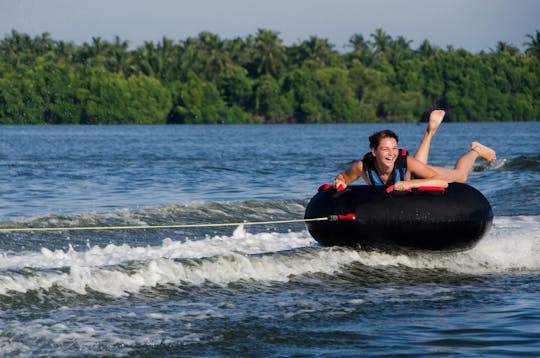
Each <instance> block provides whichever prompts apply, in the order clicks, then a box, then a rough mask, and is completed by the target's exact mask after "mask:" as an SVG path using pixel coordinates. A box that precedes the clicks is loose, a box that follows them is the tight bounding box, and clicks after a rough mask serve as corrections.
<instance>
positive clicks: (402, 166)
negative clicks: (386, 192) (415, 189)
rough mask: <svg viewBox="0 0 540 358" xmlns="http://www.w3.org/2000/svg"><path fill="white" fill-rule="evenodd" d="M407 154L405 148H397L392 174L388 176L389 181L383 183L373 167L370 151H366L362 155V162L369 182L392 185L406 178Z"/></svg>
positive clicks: (373, 159) (373, 158)
mask: <svg viewBox="0 0 540 358" xmlns="http://www.w3.org/2000/svg"><path fill="white" fill-rule="evenodd" d="M407 154H408V153H407V151H406V150H405V149H400V150H399V154H398V157H397V159H396V161H395V163H394V169H392V173H393V175H391V176H390V181H389V182H388V183H386V184H385V183H383V181H382V180H381V178H380V177H379V173H377V169H376V168H375V157H374V156H373V154H372V153H371V152H369V153H366V155H364V159H362V162H364V172H365V173H366V177H367V178H368V180H369V184H370V185H392V184H395V183H396V182H398V181H400V180H406V175H407Z"/></svg>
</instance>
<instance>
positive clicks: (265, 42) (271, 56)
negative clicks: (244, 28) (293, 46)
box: [254, 29, 286, 77]
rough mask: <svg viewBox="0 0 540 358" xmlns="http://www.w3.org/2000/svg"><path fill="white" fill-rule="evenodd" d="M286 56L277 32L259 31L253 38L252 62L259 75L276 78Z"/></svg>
mask: <svg viewBox="0 0 540 358" xmlns="http://www.w3.org/2000/svg"><path fill="white" fill-rule="evenodd" d="M285 59H286V56H285V48H284V47H283V41H282V40H281V39H280V38H279V32H275V31H271V30H266V29H259V30H258V31H257V36H256V37H255V53H254V61H255V64H256V68H257V73H258V74H259V75H272V76H274V77H278V76H279V73H280V71H281V69H282V67H283V65H284V62H285Z"/></svg>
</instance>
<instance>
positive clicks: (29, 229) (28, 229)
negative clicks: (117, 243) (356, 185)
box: [0, 214, 355, 232]
mask: <svg viewBox="0 0 540 358" xmlns="http://www.w3.org/2000/svg"><path fill="white" fill-rule="evenodd" d="M354 219H355V217H354V214H346V215H330V216H327V217H320V218H311V219H290V220H274V221H251V222H233V223H219V224H215V223H214V224H212V223H206V224H173V225H131V226H78V227H76V226H74V227H33V228H32V227H24V228H0V232H34V231H82V230H135V229H182V228H198V227H218V226H240V225H268V224H288V223H300V222H311V221H338V220H354Z"/></svg>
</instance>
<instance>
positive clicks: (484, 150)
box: [471, 142, 497, 162]
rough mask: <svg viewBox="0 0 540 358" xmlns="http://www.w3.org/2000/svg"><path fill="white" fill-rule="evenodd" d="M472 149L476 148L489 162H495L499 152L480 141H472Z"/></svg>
mask: <svg viewBox="0 0 540 358" xmlns="http://www.w3.org/2000/svg"><path fill="white" fill-rule="evenodd" d="M471 150H474V151H475V152H476V153H478V155H479V156H481V157H482V158H484V159H485V160H487V161H488V162H493V161H494V160H495V159H497V154H496V153H495V151H494V150H493V149H491V148H489V147H486V146H485V145H483V144H480V143H478V142H472V143H471Z"/></svg>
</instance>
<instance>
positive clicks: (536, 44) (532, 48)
mask: <svg viewBox="0 0 540 358" xmlns="http://www.w3.org/2000/svg"><path fill="white" fill-rule="evenodd" d="M527 38H528V39H530V41H529V42H524V43H523V45H524V46H529V47H528V48H527V49H526V50H525V53H526V54H528V55H531V56H534V57H536V58H537V59H538V60H540V31H536V37H535V36H533V35H531V34H527Z"/></svg>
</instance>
